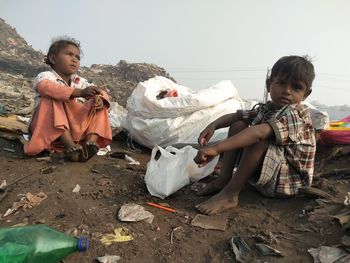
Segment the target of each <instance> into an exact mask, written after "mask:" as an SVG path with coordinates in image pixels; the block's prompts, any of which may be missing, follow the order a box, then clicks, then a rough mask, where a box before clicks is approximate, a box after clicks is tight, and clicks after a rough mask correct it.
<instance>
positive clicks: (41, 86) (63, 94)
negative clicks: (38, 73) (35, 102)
mask: <svg viewBox="0 0 350 263" xmlns="http://www.w3.org/2000/svg"><path fill="white" fill-rule="evenodd" d="M35 88H36V90H37V91H38V92H39V94H40V95H41V96H42V97H47V98H51V99H55V100H61V101H68V100H69V99H70V96H71V95H72V93H73V91H74V88H72V87H69V86H66V85H62V84H59V83H56V82H54V81H51V80H49V79H42V80H40V81H38V82H37V84H36V86H35Z"/></svg>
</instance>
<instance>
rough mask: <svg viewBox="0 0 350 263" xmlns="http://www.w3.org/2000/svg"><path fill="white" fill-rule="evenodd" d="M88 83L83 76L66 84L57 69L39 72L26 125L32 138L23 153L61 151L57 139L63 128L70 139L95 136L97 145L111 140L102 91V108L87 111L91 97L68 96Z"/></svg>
mask: <svg viewBox="0 0 350 263" xmlns="http://www.w3.org/2000/svg"><path fill="white" fill-rule="evenodd" d="M88 85H90V84H89V83H88V82H87V81H86V80H85V79H83V78H80V77H78V76H73V77H72V81H71V86H68V84H67V83H65V82H64V81H63V80H62V79H61V78H60V77H59V76H58V74H57V73H56V72H54V71H48V72H43V73H40V74H39V75H38V77H37V78H36V80H35V81H34V89H35V91H36V97H35V103H36V105H35V109H34V112H33V116H32V119H31V123H30V125H29V131H30V133H31V138H30V140H29V142H28V143H27V144H25V145H24V153H25V154H27V155H36V154H38V153H40V152H42V151H44V150H47V151H57V152H60V151H63V149H64V148H63V145H62V143H61V142H60V141H59V140H58V138H59V137H60V136H62V135H63V134H64V132H65V130H69V131H70V133H71V135H72V138H73V141H74V142H76V143H78V142H82V141H84V139H85V137H86V135H88V134H91V133H95V134H97V135H98V139H97V144H98V145H99V146H100V147H106V146H107V145H109V144H110V143H111V142H112V130H111V127H110V122H109V115H108V107H109V99H108V95H107V93H106V92H105V91H102V94H101V97H102V99H103V101H104V104H105V107H103V108H102V109H101V110H97V111H96V113H95V114H92V115H91V114H90V112H91V111H92V109H93V106H94V99H86V100H85V101H83V102H81V100H79V99H77V98H73V99H70V96H71V94H72V92H73V90H74V89H75V88H85V87H86V86H88Z"/></svg>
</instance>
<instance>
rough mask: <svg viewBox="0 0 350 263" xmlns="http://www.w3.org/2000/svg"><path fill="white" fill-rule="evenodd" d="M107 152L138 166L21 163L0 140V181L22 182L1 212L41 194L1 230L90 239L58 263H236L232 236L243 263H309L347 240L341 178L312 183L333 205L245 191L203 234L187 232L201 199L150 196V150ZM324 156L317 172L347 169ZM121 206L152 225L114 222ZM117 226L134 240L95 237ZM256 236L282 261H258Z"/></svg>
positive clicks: (105, 160) (119, 147) (111, 161)
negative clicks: (41, 226)
mask: <svg viewBox="0 0 350 263" xmlns="http://www.w3.org/2000/svg"><path fill="white" fill-rule="evenodd" d="M4 148H5V149H4ZM6 148H10V149H14V150H15V152H9V151H7V150H6ZM112 151H113V152H115V151H124V152H127V153H128V154H129V155H130V156H132V157H133V158H134V159H136V160H138V161H140V163H141V165H140V166H135V165H129V164H128V163H127V161H125V160H122V159H116V158H110V157H105V156H103V157H101V156H97V157H95V158H93V159H91V160H90V161H88V162H86V163H68V162H63V161H62V160H61V159H59V158H53V159H52V160H51V161H37V160H36V158H27V157H24V155H23V150H22V145H21V144H20V143H19V142H13V141H7V140H4V139H1V138H0V167H1V169H0V182H1V181H2V180H5V179H6V180H7V183H8V184H11V182H13V181H14V180H16V179H18V178H21V177H23V176H27V177H26V178H24V179H23V180H21V181H19V182H18V183H16V184H13V185H12V186H11V187H10V190H9V192H8V193H7V195H6V197H5V198H4V199H3V200H2V201H0V202H1V203H0V208H1V209H0V214H3V213H5V211H6V210H7V209H8V208H9V207H11V205H12V203H13V202H15V201H18V199H19V198H20V197H21V195H23V194H26V193H27V192H31V193H33V194H35V193H38V192H44V193H46V194H47V195H48V197H47V199H46V200H44V201H43V202H42V203H41V204H40V205H38V206H36V207H34V208H32V209H27V210H26V211H19V212H18V213H16V214H12V215H9V216H7V217H1V219H0V226H1V227H4V226H13V225H16V224H20V223H24V224H38V223H45V224H47V225H49V226H51V227H54V228H55V229H57V230H59V231H62V232H69V231H70V232H72V231H73V230H74V229H77V232H78V236H80V235H85V236H86V235H87V236H89V237H90V242H91V243H90V248H89V250H88V251H87V252H85V253H82V254H79V253H76V254H73V255H71V256H69V257H67V258H66V259H64V261H63V262H65V263H73V262H74V263H75V262H96V261H95V259H96V257H98V256H103V255H105V254H109V255H118V256H120V257H121V259H120V261H118V262H174V263H180V262H200V263H204V262H208V263H209V262H214V263H215V262H220V263H221V262H235V260H234V254H233V252H232V250H231V247H230V244H229V240H230V238H231V237H232V236H240V237H241V238H243V239H244V240H245V241H246V242H247V243H248V245H249V246H250V247H251V248H252V251H251V252H250V254H249V256H248V258H247V260H246V261H247V262H272V263H273V262H313V260H312V257H311V256H310V255H309V253H308V249H309V248H311V247H313V248H317V247H319V246H320V245H324V246H338V245H339V244H341V239H342V237H343V236H344V235H345V234H346V232H345V230H343V229H342V228H341V225H340V223H339V222H338V221H337V220H335V219H334V218H333V217H332V215H333V214H334V213H337V212H338V211H339V209H341V208H343V205H342V202H343V200H344V196H345V194H346V193H347V191H348V189H349V185H348V179H346V178H341V177H342V176H341V175H339V174H338V175H337V176H333V175H331V176H327V178H326V177H325V176H323V177H320V178H318V179H317V180H315V185H316V186H317V187H318V188H320V189H323V190H325V191H326V192H328V193H329V194H332V195H333V196H336V197H337V200H338V202H339V203H340V204H330V203H327V202H322V201H321V200H320V199H316V198H315V197H310V196H304V197H296V198H291V199H272V198H266V197H264V196H262V195H260V194H259V193H257V192H256V191H255V190H254V189H253V188H252V187H250V186H247V187H246V188H245V189H244V190H243V191H242V193H241V196H240V204H239V207H238V208H236V209H233V210H232V211H228V212H225V213H222V214H221V215H219V217H224V218H227V219H228V227H227V229H226V231H217V230H205V229H202V228H198V227H194V226H192V225H191V220H192V219H193V217H194V216H195V215H196V214H197V211H196V210H195V208H194V206H195V205H196V204H198V203H200V202H202V201H203V200H205V199H207V198H208V197H198V196H196V193H195V192H194V191H193V190H191V187H190V186H187V187H185V188H183V189H181V190H180V191H178V192H177V193H175V194H174V195H172V196H171V197H169V198H167V199H165V200H161V199H158V198H155V197H152V196H151V195H150V194H149V193H148V191H147V189H146V186H145V183H144V181H143V176H144V174H145V172H146V164H147V162H148V160H149V158H150V151H149V150H147V149H142V152H141V153H136V152H132V151H130V149H129V148H128V147H126V143H125V140H124V138H123V137H120V138H119V137H118V138H117V139H116V140H115V141H114V143H113V145H112ZM330 151H331V149H329V148H326V147H322V146H321V147H319V148H318V154H317V156H318V161H317V163H316V170H322V171H321V172H322V173H326V172H329V171H332V170H334V169H340V168H344V167H348V163H349V159H350V158H349V156H343V157H336V158H333V160H332V159H331V160H329V161H326V162H325V166H324V169H321V167H320V165H321V162H320V161H321V160H325V158H326V157H329V156H330V155H329V154H330ZM44 167H54V169H53V171H52V172H51V173H47V174H44V173H41V172H40V171H41V169H42V168H44ZM210 179H211V178H207V179H205V181H208V180H210ZM76 184H79V185H80V186H81V190H80V192H79V193H73V192H72V189H73V188H74V187H75V185H76ZM149 201H152V202H157V203H167V204H169V206H170V207H172V208H175V209H177V210H179V211H181V213H169V212H166V211H163V210H159V209H157V208H153V207H148V206H147V205H146V202H149ZM125 203H137V204H140V205H143V206H144V207H145V208H146V210H148V211H150V212H151V213H153V215H154V216H155V218H154V221H153V223H152V224H149V223H146V222H136V223H124V222H121V221H119V220H118V219H117V212H118V210H119V208H120V207H121V206H122V205H123V204H125ZM117 227H124V228H127V229H128V230H129V233H131V234H132V236H133V238H134V239H133V240H132V241H128V242H123V243H113V244H112V245H110V246H105V245H103V244H102V243H101V242H100V238H101V236H102V235H105V234H112V233H113V229H115V228H117ZM175 228H176V231H173V230H174V229H175ZM258 238H260V239H261V238H265V240H264V242H267V243H268V244H270V245H271V246H272V247H274V248H276V249H278V250H280V251H281V252H282V254H283V257H272V256H262V255H260V254H259V253H258V251H257V250H256V249H255V248H254V243H255V242H257V239H258Z"/></svg>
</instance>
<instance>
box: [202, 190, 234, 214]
mask: <svg viewBox="0 0 350 263" xmlns="http://www.w3.org/2000/svg"><path fill="white" fill-rule="evenodd" d="M237 205H238V194H235V193H233V192H232V190H231V189H230V188H229V187H225V188H224V189H223V190H222V191H221V192H220V193H219V194H217V195H215V196H213V197H212V198H210V199H209V200H207V201H205V202H203V203H200V204H199V205H196V208H197V209H198V211H199V212H201V213H203V214H206V215H214V214H217V213H220V212H223V211H225V210H228V209H231V208H235V207H236V206H237Z"/></svg>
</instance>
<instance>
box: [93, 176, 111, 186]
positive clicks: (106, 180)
mask: <svg viewBox="0 0 350 263" xmlns="http://www.w3.org/2000/svg"><path fill="white" fill-rule="evenodd" d="M97 184H98V185H99V186H104V185H107V186H110V185H112V181H111V180H110V179H109V178H106V177H101V178H99V179H98V181H97Z"/></svg>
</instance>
